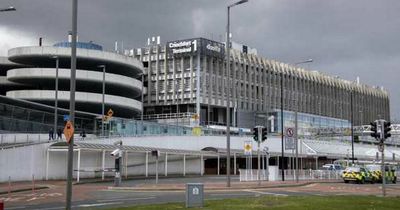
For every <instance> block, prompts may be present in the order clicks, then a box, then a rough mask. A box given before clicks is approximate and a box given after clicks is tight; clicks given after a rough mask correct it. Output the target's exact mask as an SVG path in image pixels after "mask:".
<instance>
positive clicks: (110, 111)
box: [107, 109, 114, 119]
mask: <svg viewBox="0 0 400 210" xmlns="http://www.w3.org/2000/svg"><path fill="white" fill-rule="evenodd" d="M113 115H114V111H113V110H112V109H109V110H108V112H107V117H108V119H111V117H112V116H113Z"/></svg>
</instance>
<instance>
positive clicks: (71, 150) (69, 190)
mask: <svg viewBox="0 0 400 210" xmlns="http://www.w3.org/2000/svg"><path fill="white" fill-rule="evenodd" d="M77 26H78V0H72V27H71V28H72V40H71V80H70V96H69V99H70V100H69V109H70V110H69V116H70V121H71V123H72V126H74V121H75V88H76V87H75V86H76V34H77V31H78V27H77ZM73 161H74V135H72V137H71V139H70V141H69V144H68V171H67V190H66V205H65V209H67V210H70V209H71V201H72V171H73Z"/></svg>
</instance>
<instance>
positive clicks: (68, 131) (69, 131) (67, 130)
mask: <svg viewBox="0 0 400 210" xmlns="http://www.w3.org/2000/svg"><path fill="white" fill-rule="evenodd" d="M64 136H65V139H66V140H67V143H68V144H69V142H70V141H71V138H72V136H74V126H73V125H72V122H71V121H69V120H68V121H67V123H66V124H65V127H64Z"/></svg>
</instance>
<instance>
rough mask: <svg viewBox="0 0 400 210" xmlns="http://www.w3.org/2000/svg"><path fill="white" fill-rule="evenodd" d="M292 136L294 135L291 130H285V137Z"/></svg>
mask: <svg viewBox="0 0 400 210" xmlns="http://www.w3.org/2000/svg"><path fill="white" fill-rule="evenodd" d="M293 135H294V130H293V128H286V136H287V137H293Z"/></svg>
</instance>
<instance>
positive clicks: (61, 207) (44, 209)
mask: <svg viewBox="0 0 400 210" xmlns="http://www.w3.org/2000/svg"><path fill="white" fill-rule="evenodd" d="M53 209H65V206H57V207H50V208H40V209H34V210H53Z"/></svg>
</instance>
